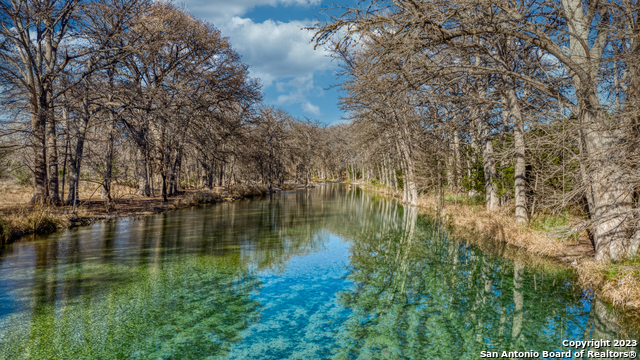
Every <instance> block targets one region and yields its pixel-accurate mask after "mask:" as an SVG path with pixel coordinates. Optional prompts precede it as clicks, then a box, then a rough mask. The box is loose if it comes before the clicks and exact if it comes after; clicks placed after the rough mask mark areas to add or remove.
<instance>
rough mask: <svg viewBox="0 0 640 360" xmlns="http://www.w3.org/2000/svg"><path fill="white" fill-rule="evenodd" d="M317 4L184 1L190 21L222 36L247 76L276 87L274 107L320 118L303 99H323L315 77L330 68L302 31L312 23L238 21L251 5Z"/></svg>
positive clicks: (304, 0)
mask: <svg viewBox="0 0 640 360" xmlns="http://www.w3.org/2000/svg"><path fill="white" fill-rule="evenodd" d="M319 2H320V1H319V0H311V1H309V0H232V1H229V0H213V1H203V0H188V1H187V2H186V6H187V9H188V10H189V11H190V12H191V14H193V15H194V16H196V17H198V18H201V19H205V20H208V21H210V22H212V23H213V24H215V25H216V26H217V27H218V28H219V29H220V30H221V31H222V34H223V36H228V37H229V39H230V42H231V44H232V46H233V47H234V48H235V49H236V51H237V52H238V53H239V54H240V55H242V62H244V63H245V64H248V65H249V66H250V67H251V70H250V71H251V76H253V77H256V78H260V79H261V80H262V83H263V84H264V87H265V89H266V88H268V87H270V86H272V85H275V89H276V91H277V92H278V93H282V94H281V95H279V96H278V97H277V100H275V101H273V102H272V103H273V104H274V105H280V106H282V105H287V106H288V105H293V104H300V106H301V108H302V110H303V111H304V112H305V113H309V114H313V115H319V114H320V108H319V107H318V106H315V105H313V104H312V103H311V102H310V101H309V100H308V99H307V97H308V96H309V95H311V96H322V95H323V91H322V88H319V87H316V86H314V83H313V75H314V73H317V72H320V71H325V70H329V69H332V68H334V65H333V64H332V62H331V59H330V58H329V57H328V56H327V55H328V53H327V52H326V51H325V50H324V49H322V48H318V49H317V50H314V49H313V44H311V43H310V41H311V37H312V33H310V32H309V31H307V30H304V28H305V27H307V26H310V25H312V24H313V22H312V21H306V20H294V21H290V22H281V21H274V20H266V21H264V22H254V21H253V20H251V19H248V18H242V17H241V16H242V15H243V14H245V13H247V12H248V11H250V10H251V9H252V8H254V7H256V6H263V5H268V6H278V5H284V6H289V5H295V6H311V5H317V4H319Z"/></svg>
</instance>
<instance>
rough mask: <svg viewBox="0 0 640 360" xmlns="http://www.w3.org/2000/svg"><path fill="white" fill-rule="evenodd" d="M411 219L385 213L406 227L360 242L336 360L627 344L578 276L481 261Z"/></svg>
mask: <svg viewBox="0 0 640 360" xmlns="http://www.w3.org/2000/svg"><path fill="white" fill-rule="evenodd" d="M389 206H392V205H389ZM403 211H404V216H402V217H400V216H398V217H397V218H395V214H397V213H398V211H396V210H391V209H386V210H383V211H381V213H382V214H386V216H388V218H386V219H384V220H383V221H382V222H383V223H387V224H393V223H394V222H395V223H397V224H401V226H398V227H392V226H386V227H385V226H382V227H379V228H377V229H376V228H374V227H371V228H369V231H368V232H367V231H365V232H364V233H362V234H360V235H357V234H351V236H352V238H353V239H354V241H353V245H352V247H351V251H352V257H351V266H352V268H351V270H350V274H349V276H348V278H349V279H350V280H351V281H352V282H353V284H354V285H353V288H352V289H351V290H350V291H346V292H342V293H341V294H340V299H339V300H340V302H341V303H342V304H343V306H345V307H347V308H349V309H351V311H352V314H351V315H350V316H349V318H348V319H347V320H346V321H345V323H344V324H343V328H342V330H340V331H339V332H338V334H337V335H338V338H339V340H338V341H339V344H340V348H339V350H338V351H337V353H336V355H335V358H336V359H374V358H375V359H409V358H410V359H477V358H479V357H480V352H481V351H498V352H499V353H501V352H502V351H528V350H535V351H539V352H540V353H541V352H542V351H543V350H546V351H559V350H565V351H566V349H565V348H564V347H563V346H562V345H561V344H562V340H565V339H571V340H583V339H587V340H588V339H591V338H595V339H600V338H602V339H614V338H616V336H617V337H618V338H620V333H619V330H620V329H619V327H618V326H617V325H616V323H617V320H616V316H615V313H614V312H612V311H611V310H610V309H609V308H608V307H607V306H605V305H604V304H603V303H602V302H600V301H599V300H594V301H593V304H592V306H591V307H590V311H589V301H588V299H587V298H585V296H584V293H581V292H580V291H579V289H576V288H574V286H573V285H572V284H571V279H573V278H574V275H573V274H572V273H571V272H570V271H569V270H562V269H556V270H545V271H541V270H536V269H530V268H528V267H526V266H525V264H524V262H523V261H522V260H516V261H515V262H511V261H508V260H505V259H504V258H501V257H499V256H494V255H490V254H486V253H481V252H479V251H477V249H476V248H475V247H473V246H470V245H467V244H464V243H461V242H458V241H456V240H455V239H451V238H450V237H448V236H447V233H446V232H444V231H442V230H441V228H440V227H438V226H436V225H435V224H434V223H432V222H430V221H428V220H425V219H422V218H417V216H416V215H415V212H416V210H415V209H413V208H410V207H405V208H404V209H403ZM394 220H395V221H394ZM620 350H622V349H619V350H618V351H620ZM627 350H635V349H627Z"/></svg>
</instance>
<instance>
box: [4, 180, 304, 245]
mask: <svg viewBox="0 0 640 360" xmlns="http://www.w3.org/2000/svg"><path fill="white" fill-rule="evenodd" d="M5 187H7V185H6V184H5ZM294 187H295V185H289V184H288V187H287V189H289V188H294ZM82 190H83V189H81V191H80V199H81V200H80V201H79V202H78V204H77V207H76V210H75V212H74V209H73V206H48V205H42V204H37V205H30V204H28V200H25V199H28V198H29V195H28V194H29V191H30V189H29V188H26V187H25V188H22V189H21V190H20V189H17V190H16V188H15V186H14V188H12V191H13V194H14V196H12V197H11V198H10V199H11V201H2V200H0V245H1V244H6V243H9V242H11V241H14V240H16V239H18V238H20V237H21V236H23V235H27V234H32V233H37V234H46V233H51V232H53V231H55V230H57V229H62V228H68V227H73V226H79V225H86V224H90V223H92V222H94V221H96V220H103V219H115V218H119V217H124V216H141V215H150V214H155V213H161V212H164V211H169V210H176V209H182V208H187V207H191V206H196V205H203V204H212V203H219V202H224V201H234V200H239V199H244V198H250V197H253V196H259V195H263V194H265V193H267V191H268V188H267V187H266V186H262V185H247V186H244V185H240V186H229V187H217V188H214V189H211V190H208V189H207V190H187V191H184V192H182V193H180V194H179V195H177V196H172V197H170V198H169V201H167V202H164V201H163V200H162V198H161V197H159V196H156V197H149V198H147V197H140V196H137V195H135V194H134V192H133V191H131V192H130V193H129V194H126V195H123V196H119V197H116V198H115V199H114V200H113V201H112V203H111V204H112V205H111V207H110V208H107V206H106V203H105V201H103V200H101V199H100V198H99V196H98V197H97V198H96V196H95V191H94V192H93V195H92V196H89V195H88V194H89V192H88V191H82ZM15 199H22V200H23V202H22V203H21V202H19V201H15Z"/></svg>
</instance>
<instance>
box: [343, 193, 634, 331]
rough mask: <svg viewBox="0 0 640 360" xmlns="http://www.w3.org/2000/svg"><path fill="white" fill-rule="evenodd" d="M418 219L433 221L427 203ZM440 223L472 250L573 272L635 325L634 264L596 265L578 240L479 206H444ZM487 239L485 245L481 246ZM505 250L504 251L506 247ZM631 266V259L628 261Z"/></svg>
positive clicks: (583, 240) (589, 250) (428, 198)
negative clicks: (481, 249)
mask: <svg viewBox="0 0 640 360" xmlns="http://www.w3.org/2000/svg"><path fill="white" fill-rule="evenodd" d="M351 185H352V186H357V187H358V188H360V189H362V190H364V191H369V192H371V193H375V194H377V195H380V196H383V197H386V198H392V199H394V200H397V201H399V202H401V193H399V192H396V191H394V190H392V189H388V188H384V187H377V186H368V185H365V184H356V183H352V184H351ZM419 200H420V201H419V203H418V205H417V207H418V209H419V214H421V215H425V216H428V217H430V218H435V215H436V214H435V210H434V208H435V207H434V203H433V198H432V197H431V196H421V197H420V199H419ZM440 218H441V219H442V220H443V222H444V224H445V225H446V226H447V227H448V228H449V231H451V234H452V235H453V236H455V237H459V238H462V239H465V240H468V241H469V242H471V243H473V244H475V245H482V246H481V247H488V248H492V249H493V250H494V251H498V252H499V253H500V255H502V256H505V257H507V258H514V257H523V256H528V257H531V255H533V256H534V257H536V258H538V259H539V260H540V261H547V262H548V261H551V262H553V263H555V264H557V265H559V266H563V267H566V268H570V269H573V270H575V271H576V273H577V278H578V281H579V283H580V285H581V286H583V287H585V288H587V289H589V290H591V291H593V293H594V295H597V296H598V297H600V298H601V299H602V300H604V301H605V302H607V303H609V304H611V305H612V306H613V307H614V308H615V309H617V310H621V311H623V312H624V313H625V317H628V318H630V319H634V320H636V321H640V263H637V261H638V258H636V259H635V261H636V263H624V262H623V263H619V264H613V263H608V262H607V263H599V262H596V261H595V260H594V259H593V254H594V250H593V247H592V245H591V243H590V241H589V240H588V239H587V238H585V237H584V236H580V237H578V238H577V239H572V240H566V239H564V240H560V239H558V238H556V237H553V236H551V235H550V234H546V233H544V232H543V231H539V230H536V229H534V228H533V227H532V225H531V224H526V225H522V226H521V225H517V224H516V223H515V220H514V219H513V217H512V216H511V214H510V213H509V214H508V215H507V214H505V213H501V212H500V211H491V212H490V211H487V210H486V209H485V207H484V206H478V205H466V204H463V203H458V204H457V205H454V204H452V203H449V202H448V201H447V202H445V210H444V212H443V213H441V214H440ZM487 240H488V241H487ZM501 244H503V245H507V247H511V248H512V249H510V250H509V251H508V253H507V252H506V247H505V246H501V247H500V249H496V248H497V247H499V246H500V245H501ZM632 261H633V260H632Z"/></svg>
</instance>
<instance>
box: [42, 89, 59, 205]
mask: <svg viewBox="0 0 640 360" xmlns="http://www.w3.org/2000/svg"><path fill="white" fill-rule="evenodd" d="M49 102H50V100H49V101H48V103H49ZM48 105H49V106H50V104H48ZM45 111H46V117H47V120H46V121H47V146H48V149H47V167H48V172H47V173H48V174H47V175H48V177H49V180H48V185H49V202H50V203H51V204H53V205H60V185H59V182H58V180H59V175H58V136H57V134H56V121H55V118H54V116H53V109H52V108H47V109H45Z"/></svg>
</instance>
